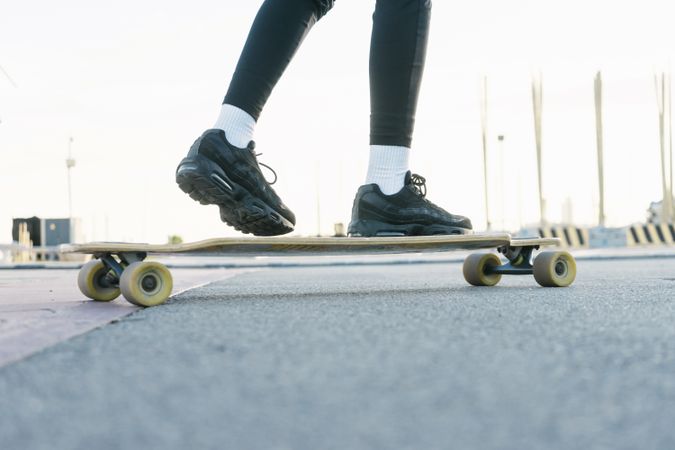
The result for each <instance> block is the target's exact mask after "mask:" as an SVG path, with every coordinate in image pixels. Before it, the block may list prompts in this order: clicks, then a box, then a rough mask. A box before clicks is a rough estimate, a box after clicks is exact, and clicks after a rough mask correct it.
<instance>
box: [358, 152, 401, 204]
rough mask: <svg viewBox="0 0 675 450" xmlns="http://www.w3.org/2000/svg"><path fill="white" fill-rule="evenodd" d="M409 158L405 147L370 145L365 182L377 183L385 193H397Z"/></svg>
mask: <svg viewBox="0 0 675 450" xmlns="http://www.w3.org/2000/svg"><path fill="white" fill-rule="evenodd" d="M409 159H410V149H409V148H407V147H398V146H394V145H371V146H370V161H369V162H368V175H367V176H366V184H372V183H375V184H377V185H378V186H379V187H380V190H381V191H382V193H383V194H385V195H392V194H395V193H397V192H398V191H400V190H401V189H402V188H403V182H404V181H405V174H406V172H407V171H408V170H409Z"/></svg>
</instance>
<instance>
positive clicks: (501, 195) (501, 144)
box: [497, 134, 506, 231]
mask: <svg viewBox="0 0 675 450" xmlns="http://www.w3.org/2000/svg"><path fill="white" fill-rule="evenodd" d="M497 141H498V142H499V177H498V178H499V191H500V192H499V217H500V219H501V224H500V228H501V230H500V231H504V230H505V229H506V217H505V216H506V214H505V211H506V209H505V207H504V202H505V198H504V190H505V189H504V135H503V134H500V135H499V136H497Z"/></svg>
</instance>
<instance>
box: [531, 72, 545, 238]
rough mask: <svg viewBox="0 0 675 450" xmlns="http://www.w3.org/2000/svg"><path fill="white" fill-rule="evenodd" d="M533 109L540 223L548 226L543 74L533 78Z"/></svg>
mask: <svg viewBox="0 0 675 450" xmlns="http://www.w3.org/2000/svg"><path fill="white" fill-rule="evenodd" d="M532 107H533V110H534V136H535V141H536V146H537V180H538V182H539V222H540V224H541V226H542V227H543V226H545V225H546V201H545V200H544V194H543V192H544V189H543V179H542V136H541V122H542V112H543V81H542V76H541V73H539V74H537V75H535V76H534V77H533V78H532Z"/></svg>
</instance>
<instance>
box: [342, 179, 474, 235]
mask: <svg viewBox="0 0 675 450" xmlns="http://www.w3.org/2000/svg"><path fill="white" fill-rule="evenodd" d="M426 194H427V189H426V180H425V179H424V178H423V177H421V176H419V175H413V174H411V173H410V172H408V173H406V175H405V182H404V186H403V189H401V190H400V191H398V192H397V193H396V194H393V195H385V194H383V193H382V191H381V190H380V187H379V186H378V185H376V184H367V185H364V186H361V187H360V188H359V190H358V192H357V193H356V198H355V199H354V207H353V208H352V221H351V223H350V224H349V235H350V236H363V237H371V236H429V235H435V234H470V233H472V231H471V221H470V220H469V219H467V218H466V217H462V216H457V215H454V214H450V213H449V212H447V211H445V210H444V209H442V208H440V207H438V206H436V205H434V204H433V203H431V202H430V201H429V200H427V199H426V198H425V196H426Z"/></svg>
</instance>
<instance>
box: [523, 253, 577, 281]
mask: <svg viewBox="0 0 675 450" xmlns="http://www.w3.org/2000/svg"><path fill="white" fill-rule="evenodd" d="M533 272H534V279H535V280H537V283H539V284H540V285H542V286H544V287H566V286H569V285H570V284H572V282H573V281H574V278H576V276H577V264H576V262H575V261H574V257H573V256H572V255H570V254H569V253H567V252H542V253H540V254H539V255H537V257H536V258H535V259H534V271H533Z"/></svg>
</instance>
